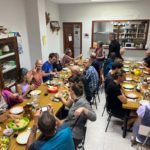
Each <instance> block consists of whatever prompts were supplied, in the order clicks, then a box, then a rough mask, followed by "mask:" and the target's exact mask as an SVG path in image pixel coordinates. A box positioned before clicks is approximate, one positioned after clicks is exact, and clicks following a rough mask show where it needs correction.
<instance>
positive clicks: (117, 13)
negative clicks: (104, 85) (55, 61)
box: [60, 0, 150, 57]
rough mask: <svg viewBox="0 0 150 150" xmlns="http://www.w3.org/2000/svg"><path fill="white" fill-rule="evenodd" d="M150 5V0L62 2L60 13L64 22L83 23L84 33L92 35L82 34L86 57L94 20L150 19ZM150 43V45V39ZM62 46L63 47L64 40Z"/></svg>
mask: <svg viewBox="0 0 150 150" xmlns="http://www.w3.org/2000/svg"><path fill="white" fill-rule="evenodd" d="M149 6H150V1H149V0H142V1H140V2H116V3H94V4H62V5H60V14H61V21H62V22H82V23H83V27H82V29H83V35H84V34H85V33H88V34H89V35H90V36H89V38H85V37H84V36H82V37H83V39H82V45H83V46H82V50H83V54H84V57H88V55H89V47H90V46H91V32H92V21H93V20H121V19H122V20H123V19H127V20H128V19H131V20H132V19H150V9H149ZM62 39H63V38H62ZM149 39H150V37H149ZM148 45H150V40H149V43H148ZM61 47H63V40H62V43H61Z"/></svg>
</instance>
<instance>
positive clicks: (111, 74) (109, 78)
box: [104, 62, 123, 91]
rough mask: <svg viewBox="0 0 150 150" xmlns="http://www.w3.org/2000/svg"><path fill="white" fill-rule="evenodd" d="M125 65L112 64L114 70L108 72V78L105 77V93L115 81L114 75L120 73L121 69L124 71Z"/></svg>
mask: <svg viewBox="0 0 150 150" xmlns="http://www.w3.org/2000/svg"><path fill="white" fill-rule="evenodd" d="M122 67H123V65H122V64H121V63H118V62H114V63H113V64H112V69H111V70H110V71H109V72H108V74H107V76H106V77H105V83H104V85H105V91H106V89H107V86H108V84H109V83H111V81H113V75H114V74H115V73H116V72H118V71H119V70H120V69H122Z"/></svg>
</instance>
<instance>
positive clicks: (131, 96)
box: [126, 93, 138, 99]
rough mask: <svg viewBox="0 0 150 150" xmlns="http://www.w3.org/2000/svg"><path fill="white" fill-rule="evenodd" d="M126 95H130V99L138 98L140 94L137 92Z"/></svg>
mask: <svg viewBox="0 0 150 150" xmlns="http://www.w3.org/2000/svg"><path fill="white" fill-rule="evenodd" d="M126 97H128V98H129V99H136V98H138V96H137V95H136V94H134V93H128V94H126Z"/></svg>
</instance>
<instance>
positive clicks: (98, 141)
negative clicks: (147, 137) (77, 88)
mask: <svg viewBox="0 0 150 150" xmlns="http://www.w3.org/2000/svg"><path fill="white" fill-rule="evenodd" d="M123 57H124V58H125V59H129V60H142V59H143V58H144V57H145V51H140V50H138V51H135V50H127V51H126V53H125V55H124V56H123ZM100 96H101V102H100V103H98V109H97V110H96V109H95V107H94V106H93V108H94V109H95V112H96V114H97V120H96V121H95V122H90V121H89V122H88V124H87V133H86V141H85V150H136V146H135V147H131V143H130V137H131V133H128V134H127V137H126V138H122V130H121V125H122V122H121V121H120V120H118V119H116V118H112V120H111V122H110V124H109V127H108V130H107V132H106V133H105V127H106V124H107V113H106V112H105V113H104V116H103V117H102V116H101V114H102V111H103V107H104V104H105V95H104V93H103V94H102V95H100Z"/></svg>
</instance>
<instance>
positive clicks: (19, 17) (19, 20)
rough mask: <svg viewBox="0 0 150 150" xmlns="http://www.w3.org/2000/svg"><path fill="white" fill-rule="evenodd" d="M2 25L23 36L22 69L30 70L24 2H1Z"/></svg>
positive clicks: (0, 22)
mask: <svg viewBox="0 0 150 150" xmlns="http://www.w3.org/2000/svg"><path fill="white" fill-rule="evenodd" d="M0 25H3V26H5V27H6V28H8V29H9V30H10V31H16V32H19V33H20V34H21V36H22V42H23V54H20V55H19V57H20V63H21V67H26V68H30V67H31V63H30V57H29V55H30V54H29V46H28V33H27V27H26V17H25V8H24V0H1V1H0Z"/></svg>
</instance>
